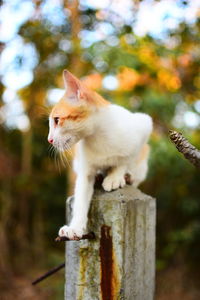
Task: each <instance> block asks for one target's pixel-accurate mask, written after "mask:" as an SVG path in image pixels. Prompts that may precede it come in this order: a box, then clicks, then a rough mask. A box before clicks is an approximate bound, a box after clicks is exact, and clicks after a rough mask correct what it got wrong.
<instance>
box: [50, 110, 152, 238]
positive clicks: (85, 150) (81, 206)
mask: <svg viewBox="0 0 200 300" xmlns="http://www.w3.org/2000/svg"><path fill="white" fill-rule="evenodd" d="M52 122H53V121H52V119H51V118H50V133H49V136H50V137H52V138H53V139H54V145H55V146H56V147H57V148H60V149H66V148H68V147H70V146H71V145H72V144H74V143H77V151H76V157H75V159H74V170H75V172H76V174H77V179H76V184H75V199H74V205H73V217H72V220H71V222H70V225H69V226H66V225H65V226H63V227H61V228H60V230H59V236H67V237H69V238H70V239H74V238H75V237H81V236H82V235H83V234H84V232H85V230H86V226H87V214H88V210H89V206H90V201H91V198H92V194H93V185H94V179H95V175H96V174H97V172H98V171H101V170H106V169H108V168H109V170H110V171H109V172H108V174H107V176H106V177H105V179H104V181H103V184H102V185H103V188H104V190H105V191H111V190H113V189H117V188H119V187H123V186H124V185H125V179H124V175H125V174H126V173H129V174H130V175H131V178H132V179H133V184H134V185H135V186H138V185H139V184H140V183H141V181H143V180H144V179H145V177H146V173H147V159H148V157H146V158H145V159H143V160H139V155H140V152H141V149H142V148H143V146H144V145H145V144H146V143H147V142H148V139H149V136H150V134H151V132H152V120H151V117H150V116H148V115H146V114H144V113H131V112H129V111H128V110H126V109H124V108H122V107H120V106H118V105H113V104H110V105H107V106H104V107H101V108H98V109H97V110H96V112H94V113H93V114H91V116H90V117H89V118H88V119H87V120H86V121H84V122H81V123H80V124H76V123H74V124H76V125H74V127H73V124H72V123H70V122H68V121H67V120H66V124H65V125H64V128H56V129H55V128H53V125H52ZM147 156H148V155H147Z"/></svg>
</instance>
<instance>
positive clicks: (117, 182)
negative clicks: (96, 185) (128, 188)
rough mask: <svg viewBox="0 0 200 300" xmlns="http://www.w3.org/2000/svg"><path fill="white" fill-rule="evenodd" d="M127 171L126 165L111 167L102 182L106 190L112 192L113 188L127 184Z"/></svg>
mask: <svg viewBox="0 0 200 300" xmlns="http://www.w3.org/2000/svg"><path fill="white" fill-rule="evenodd" d="M125 173H126V167H125V166H118V167H115V168H111V170H110V171H109V172H108V174H107V176H106V177H105V178H104V180H103V183H102V186H103V188H104V190H105V191H107V192H110V191H112V190H116V189H118V188H122V187H124V186H125V184H126V180H125Z"/></svg>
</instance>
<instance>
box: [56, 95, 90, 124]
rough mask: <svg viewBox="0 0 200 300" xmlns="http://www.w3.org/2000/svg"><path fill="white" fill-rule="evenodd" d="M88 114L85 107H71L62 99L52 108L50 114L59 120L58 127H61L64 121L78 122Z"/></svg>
mask: <svg viewBox="0 0 200 300" xmlns="http://www.w3.org/2000/svg"><path fill="white" fill-rule="evenodd" d="M89 113H90V109H89V108H87V106H83V105H82V106H72V105H70V104H68V103H67V101H66V100H64V99H63V98H62V99H61V100H60V101H59V102H58V103H57V104H56V105H55V106H54V107H53V109H52V112H51V117H52V118H56V117H59V118H60V121H61V122H60V125H62V121H64V120H65V119H69V120H73V121H80V120H83V119H85V118H87V116H88V115H89Z"/></svg>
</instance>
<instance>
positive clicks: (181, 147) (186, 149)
mask: <svg viewBox="0 0 200 300" xmlns="http://www.w3.org/2000/svg"><path fill="white" fill-rule="evenodd" d="M169 137H170V139H171V141H172V142H173V143H174V144H175V145H176V148H177V149H178V151H179V152H181V153H182V154H183V155H184V156H185V158H186V159H188V160H189V161H190V162H191V163H192V164H193V165H194V166H195V167H197V168H200V151H199V150H198V149H197V148H195V147H194V146H193V145H192V144H190V143H189V142H188V140H187V139H186V138H185V137H184V136H183V135H182V133H179V132H176V131H174V130H170V131H169Z"/></svg>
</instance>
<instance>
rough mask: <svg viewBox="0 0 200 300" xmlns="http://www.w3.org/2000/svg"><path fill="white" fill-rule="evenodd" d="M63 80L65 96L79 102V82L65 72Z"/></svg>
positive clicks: (81, 95) (81, 94)
mask: <svg viewBox="0 0 200 300" xmlns="http://www.w3.org/2000/svg"><path fill="white" fill-rule="evenodd" d="M63 80H64V84H65V89H66V92H67V94H68V95H70V97H72V98H73V97H74V100H75V101H80V100H81V98H83V92H82V87H81V82H80V80H79V79H78V78H76V77H75V76H74V75H73V74H72V73H70V72H69V71H67V70H64V71H63Z"/></svg>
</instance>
